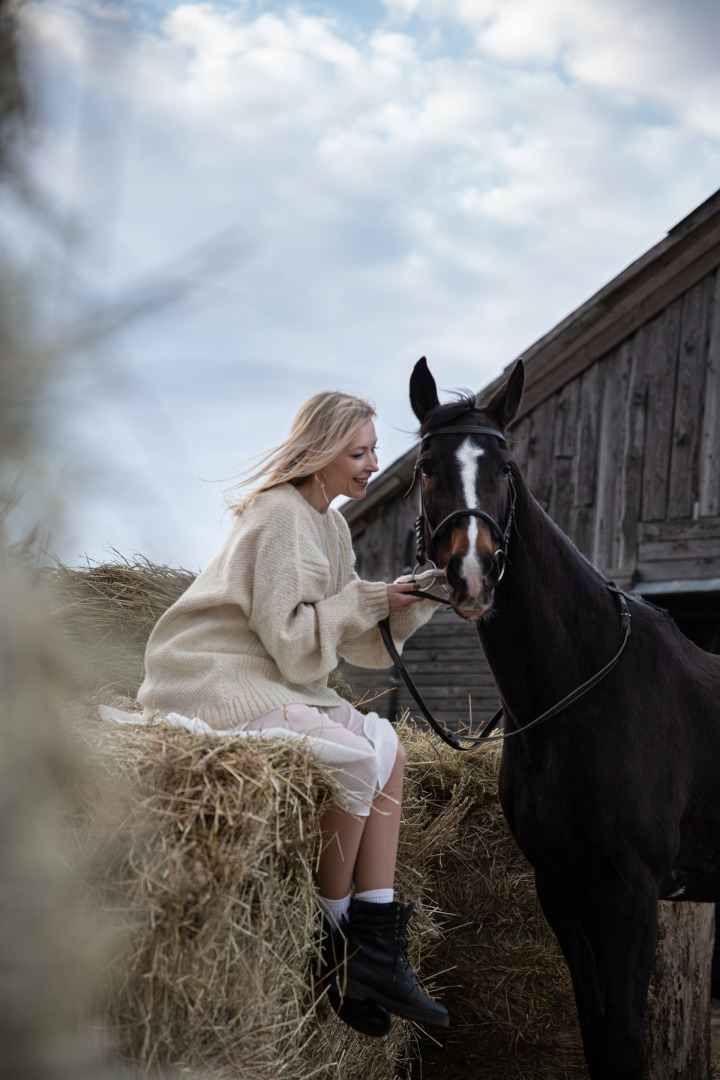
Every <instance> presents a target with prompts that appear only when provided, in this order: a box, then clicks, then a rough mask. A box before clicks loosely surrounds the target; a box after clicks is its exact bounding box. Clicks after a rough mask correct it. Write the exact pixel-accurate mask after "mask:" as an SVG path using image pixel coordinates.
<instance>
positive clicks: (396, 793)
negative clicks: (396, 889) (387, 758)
mask: <svg viewBox="0 0 720 1080" xmlns="http://www.w3.org/2000/svg"><path fill="white" fill-rule="evenodd" d="M404 772H405V751H404V749H403V748H402V746H400V745H398V752H397V756H396V758H395V764H394V765H393V770H392V772H391V773H390V776H389V778H388V781H387V783H386V785H385V787H384V788H383V790H382V792H381V793H380V795H378V797H377V798H376V799H375V801H374V802H373V804H372V807H371V808H370V815H369V817H362V818H359V817H356V816H355V815H354V814H349V813H348V812H347V811H345V810H341V809H340V808H339V807H338V806H336V805H335V803H333V804H332V805H331V806H330V807H328V809H327V810H326V811H325V813H324V814H323V819H322V824H321V828H322V843H323V849H322V853H321V855H320V863H319V866H318V874H317V883H318V890H319V892H320V895H321V896H325V897H327V899H328V900H341V899H342V898H343V897H345V896H347V894H348V893H349V892H350V886H351V884H352V881H353V878H354V879H355V886H356V888H357V889H358V890H360V891H365V890H366V889H391V888H392V887H393V880H394V878H395V862H396V859H397V847H398V836H399V833H400V813H401V801H402V788H403V776H404Z"/></svg>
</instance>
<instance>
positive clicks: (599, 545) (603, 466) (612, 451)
mask: <svg viewBox="0 0 720 1080" xmlns="http://www.w3.org/2000/svg"><path fill="white" fill-rule="evenodd" d="M630 364H631V347H630V343H629V342H625V343H624V344H623V345H621V346H620V348H619V349H618V350H616V352H614V353H612V354H610V356H608V357H606V358H605V359H604V360H603V366H604V367H605V378H604V385H603V393H602V406H601V414H600V424H599V431H598V448H597V454H598V466H597V496H596V500H595V536H594V541H593V554H592V561H593V562H594V563H595V565H596V566H614V565H615V564H616V563H617V550H618V541H617V536H618V522H619V517H620V505H621V502H622V492H621V490H620V483H621V479H622V461H623V454H624V450H625V426H626V425H625V422H624V414H625V410H626V408H627V396H628V384H629V379H630Z"/></svg>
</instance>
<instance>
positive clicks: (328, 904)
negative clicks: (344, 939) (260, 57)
mask: <svg viewBox="0 0 720 1080" xmlns="http://www.w3.org/2000/svg"><path fill="white" fill-rule="evenodd" d="M318 900H319V901H320V905H321V907H322V909H323V911H324V912H325V914H326V915H327V916H328V918H329V919H330V921H331V922H334V923H335V925H336V926H340V921H341V919H342V917H343V915H347V913H348V911H349V910H350V893H348V894H347V896H343V898H342V900H328V899H327V897H325V896H319V897H318Z"/></svg>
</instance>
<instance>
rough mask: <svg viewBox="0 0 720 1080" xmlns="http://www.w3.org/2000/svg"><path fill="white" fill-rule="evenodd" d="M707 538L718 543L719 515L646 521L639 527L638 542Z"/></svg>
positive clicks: (719, 540) (719, 538)
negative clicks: (679, 519)
mask: <svg viewBox="0 0 720 1080" xmlns="http://www.w3.org/2000/svg"><path fill="white" fill-rule="evenodd" d="M695 539H709V540H713V541H714V542H715V543H716V544H718V545H720V516H716V517H705V518H697V519H695V520H693V519H689V520H688V519H685V520H683V521H646V522H643V524H642V525H641V527H640V543H642V544H646V543H654V542H656V541H663V540H667V541H673V540H689V541H692V540H695Z"/></svg>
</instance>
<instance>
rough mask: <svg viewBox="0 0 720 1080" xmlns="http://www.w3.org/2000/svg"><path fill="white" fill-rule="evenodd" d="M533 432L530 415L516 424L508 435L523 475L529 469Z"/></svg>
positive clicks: (511, 448)
mask: <svg viewBox="0 0 720 1080" xmlns="http://www.w3.org/2000/svg"><path fill="white" fill-rule="evenodd" d="M531 434H532V425H531V421H530V417H529V416H528V417H526V419H525V420H523V421H521V423H519V424H516V425H515V426H514V427H513V429H512V432H511V434H510V435H509V436H508V438H509V445H510V450H511V452H512V455H513V457H514V458H515V460H516V461H517V463H518V465H519V467H520V471H521V472H522V473H523V475H524V474H525V472H526V470H527V464H528V461H529V459H530V437H531Z"/></svg>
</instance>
